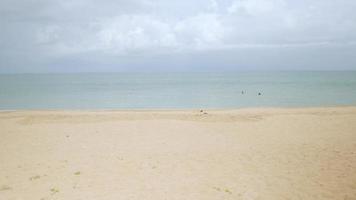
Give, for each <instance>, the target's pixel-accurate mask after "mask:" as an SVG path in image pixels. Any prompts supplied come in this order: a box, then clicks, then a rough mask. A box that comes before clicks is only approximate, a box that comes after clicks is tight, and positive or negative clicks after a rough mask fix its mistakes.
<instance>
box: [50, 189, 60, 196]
mask: <svg viewBox="0 0 356 200" xmlns="http://www.w3.org/2000/svg"><path fill="white" fill-rule="evenodd" d="M50 191H51V194H52V195H55V194H56V193H58V192H59V190H58V189H57V188H51V189H50Z"/></svg>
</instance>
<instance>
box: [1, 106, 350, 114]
mask: <svg viewBox="0 0 356 200" xmlns="http://www.w3.org/2000/svg"><path fill="white" fill-rule="evenodd" d="M338 108H356V105H332V106H328V105H326V106H261V107H237V108H204V107H202V108H127V109H126V108H123V109H121V108H120V109H72V108H69V109H62V108H59V109H38V108H36V109H0V113H2V112H177V111H178V112H186V111H187V112H188V111H197V110H198V111H200V110H204V111H213V112H214V111H244V110H272V109H275V110H301V109H308V110H311V109H338Z"/></svg>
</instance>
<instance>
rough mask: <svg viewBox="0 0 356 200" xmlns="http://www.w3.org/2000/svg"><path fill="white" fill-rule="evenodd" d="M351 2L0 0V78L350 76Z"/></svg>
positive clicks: (354, 24)
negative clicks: (247, 73) (245, 73)
mask: <svg viewBox="0 0 356 200" xmlns="http://www.w3.org/2000/svg"><path fill="white" fill-rule="evenodd" d="M355 11H356V1H355V0H298V1H296V0H194V1H192V0H169V1H168V0H75V1H73V0H1V1H0V73H50V72H54V73H56V72H60V73H61V72H114V71H115V72H116V71H118V72H119V71H235V70H356V12H355Z"/></svg>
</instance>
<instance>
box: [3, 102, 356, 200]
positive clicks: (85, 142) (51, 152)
mask: <svg viewBox="0 0 356 200" xmlns="http://www.w3.org/2000/svg"><path fill="white" fill-rule="evenodd" d="M21 199H26V200H50V199H61V200H94V199H95V200H118V199H122V200H129V199H130V200H135V199H137V200H142V199H149V200H165V199H167V200H184V199H187V200H203V199H204V200H211V199H214V200H215V199H216V200H221V199H234V200H238V199H246V200H254V199H266V200H279V199H283V200H285V199H302V200H307V199H313V200H315V199H332V200H338V199H340V200H352V199H356V107H338V108H298V109H297V108H288V109H287V108H284V109H277V108H264V109H262V108H253V109H237V110H207V111H205V110H204V111H203V112H201V111H200V110H186V111H178V110H177V111H3V112H0V200H21Z"/></svg>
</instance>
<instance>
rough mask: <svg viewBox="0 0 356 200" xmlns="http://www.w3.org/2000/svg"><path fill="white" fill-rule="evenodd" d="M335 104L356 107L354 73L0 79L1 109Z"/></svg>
mask: <svg viewBox="0 0 356 200" xmlns="http://www.w3.org/2000/svg"><path fill="white" fill-rule="evenodd" d="M241 91H244V94H242V93H241ZM259 92H260V93H261V95H260V96H259V95H258V93H259ZM335 105H356V72H234V73H158V74H157V73H156V74H150V73H116V74H115V73H114V74H42V75H34V74H21V75H0V109H6V110H9V109H130V108H136V109H140V108H148V109H150V108H151V109H155V108H159V109H161V108H177V109H180V108H240V107H257V106H258V107H271V106H273V107H276V106H277V107H281V106H283V107H286V106H288V107H289V106H292V107H300V106H335Z"/></svg>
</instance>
